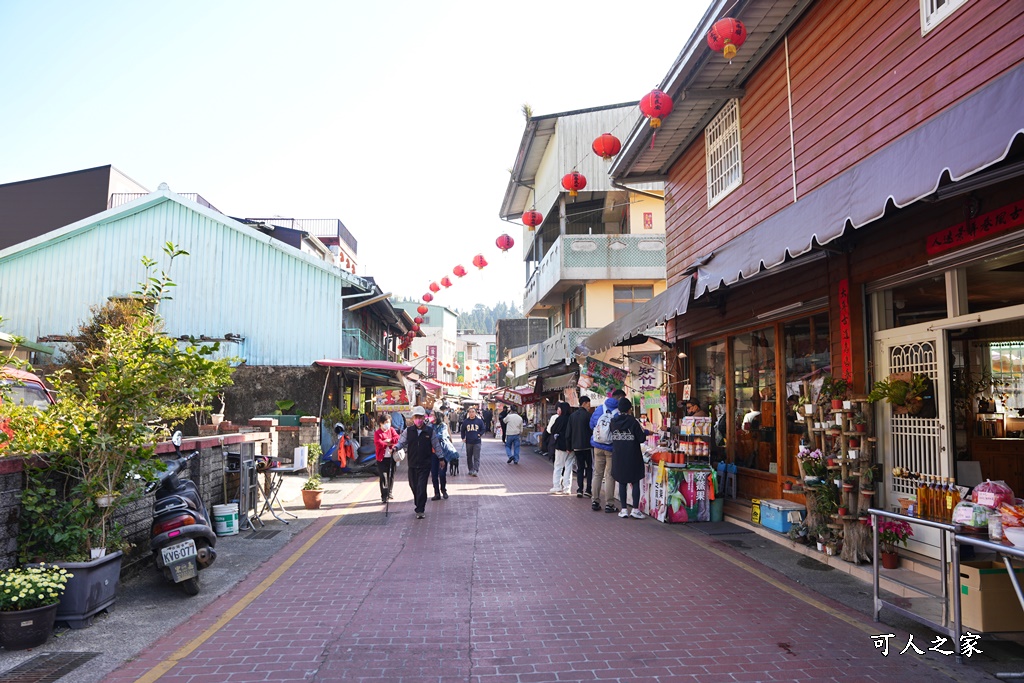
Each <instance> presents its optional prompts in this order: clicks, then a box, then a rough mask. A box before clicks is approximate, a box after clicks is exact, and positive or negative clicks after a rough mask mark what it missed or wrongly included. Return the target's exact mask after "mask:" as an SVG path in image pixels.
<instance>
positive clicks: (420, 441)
mask: <svg viewBox="0 0 1024 683" xmlns="http://www.w3.org/2000/svg"><path fill="white" fill-rule="evenodd" d="M426 417H427V411H426V410H424V409H423V406H416V407H415V408H413V409H412V424H411V425H409V426H408V427H406V429H405V431H404V432H402V435H401V436H399V437H398V444H397V445H396V446H395V448H396V449H397V450H401V449H403V448H404V449H405V452H406V454H407V457H406V462H407V463H408V464H409V488H411V489H412V498H413V503H414V504H415V506H416V519H423V513H424V512H425V511H426V508H427V481H428V480H429V479H430V462H431V457H432V456H433V454H434V453H441V452H442V451H441V443H440V441H439V440H438V437H437V434H436V433H435V432H434V428H433V427H431V426H430V425H429V424H427V423H426Z"/></svg>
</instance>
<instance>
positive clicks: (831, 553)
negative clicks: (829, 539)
mask: <svg viewBox="0 0 1024 683" xmlns="http://www.w3.org/2000/svg"><path fill="white" fill-rule="evenodd" d="M825 554H826V555H828V556H829V557H833V556H834V555H835V554H836V546H834V545H832V544H831V543H830V544H828V545H826V546H825Z"/></svg>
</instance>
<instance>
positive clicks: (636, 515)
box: [629, 508, 644, 519]
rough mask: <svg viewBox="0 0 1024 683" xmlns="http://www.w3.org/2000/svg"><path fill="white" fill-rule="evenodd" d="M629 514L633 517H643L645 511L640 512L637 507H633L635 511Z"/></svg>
mask: <svg viewBox="0 0 1024 683" xmlns="http://www.w3.org/2000/svg"><path fill="white" fill-rule="evenodd" d="M629 516H630V517H632V518H633V519H643V518H644V513H642V512H640V511H639V510H637V509H636V508H633V511H632V512H630V513H629Z"/></svg>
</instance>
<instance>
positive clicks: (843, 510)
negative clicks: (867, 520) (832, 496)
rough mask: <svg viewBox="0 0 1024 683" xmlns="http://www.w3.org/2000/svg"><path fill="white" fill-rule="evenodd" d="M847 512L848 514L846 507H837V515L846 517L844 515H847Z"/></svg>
mask: <svg viewBox="0 0 1024 683" xmlns="http://www.w3.org/2000/svg"><path fill="white" fill-rule="evenodd" d="M848 514H850V511H849V510H847V509H846V508H839V516H840V517H846V515H848Z"/></svg>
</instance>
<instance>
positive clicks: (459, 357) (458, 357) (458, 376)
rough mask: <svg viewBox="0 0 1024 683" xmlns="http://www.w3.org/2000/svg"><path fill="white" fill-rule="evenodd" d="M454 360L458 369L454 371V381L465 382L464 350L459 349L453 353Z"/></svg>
mask: <svg viewBox="0 0 1024 683" xmlns="http://www.w3.org/2000/svg"><path fill="white" fill-rule="evenodd" d="M455 362H456V364H457V365H458V369H457V370H456V371H455V381H456V382H465V381H466V352H465V351H459V352H458V353H456V354H455Z"/></svg>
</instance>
